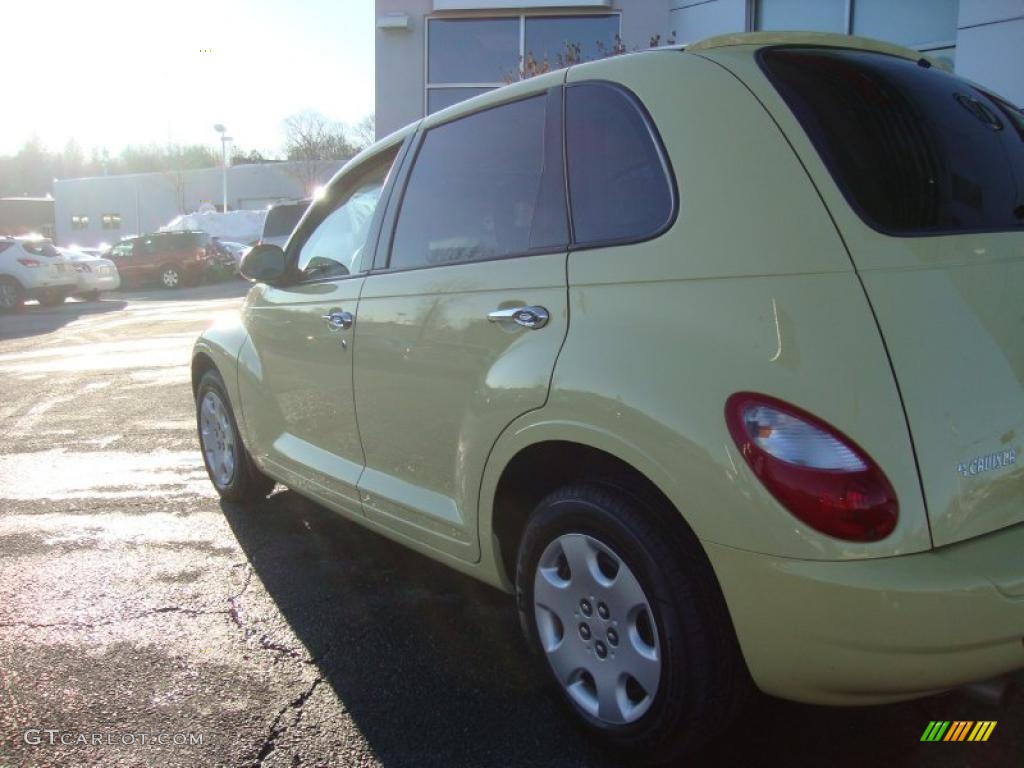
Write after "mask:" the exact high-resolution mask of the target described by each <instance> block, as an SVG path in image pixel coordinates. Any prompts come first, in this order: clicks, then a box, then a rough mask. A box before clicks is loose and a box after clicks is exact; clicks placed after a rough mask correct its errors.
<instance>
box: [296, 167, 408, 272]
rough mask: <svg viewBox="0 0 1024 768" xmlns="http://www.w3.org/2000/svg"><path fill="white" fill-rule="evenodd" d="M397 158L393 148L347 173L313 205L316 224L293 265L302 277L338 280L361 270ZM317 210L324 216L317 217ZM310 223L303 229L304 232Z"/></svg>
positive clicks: (312, 216) (319, 214)
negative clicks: (373, 225) (362, 166)
mask: <svg viewBox="0 0 1024 768" xmlns="http://www.w3.org/2000/svg"><path fill="white" fill-rule="evenodd" d="M397 155H398V148H397V147H396V148H395V149H392V150H388V151H386V152H384V153H383V154H382V155H380V156H379V157H376V158H374V159H372V160H369V161H367V164H366V166H365V167H364V168H363V169H362V170H360V169H356V170H354V171H349V172H347V173H346V174H345V175H344V176H343V177H341V178H340V179H338V181H337V182H335V184H334V185H332V187H333V188H329V189H328V190H327V194H326V197H325V199H324V200H322V201H318V202H317V204H316V207H314V208H313V212H312V214H311V218H313V219H314V220H315V219H317V218H319V223H318V224H316V228H315V229H314V230H313V231H312V233H311V234H310V235H309V237H308V238H307V239H306V241H305V242H304V243H303V244H302V248H301V249H300V250H299V258H298V262H297V265H296V266H297V269H298V270H299V271H301V272H303V273H304V276H306V277H310V278H321V277H340V276H344V275H348V274H352V273H354V272H356V271H357V270H359V269H360V268H361V260H360V256H361V255H362V253H363V249H364V248H365V246H366V243H367V238H368V236H369V234H370V224H371V222H372V221H373V214H374V212H375V211H376V210H377V203H378V202H379V201H380V194H381V191H382V190H383V189H384V183H385V181H386V179H387V175H388V172H389V171H390V170H391V166H392V164H393V163H394V161H395V157H396V156H397ZM321 206H323V209H324V210H326V211H327V212H326V213H324V214H321V213H319V211H318V209H319V208H320V207H321ZM310 223H311V222H307V224H306V225H304V229H307V230H308V227H309V225H310ZM367 266H368V263H367Z"/></svg>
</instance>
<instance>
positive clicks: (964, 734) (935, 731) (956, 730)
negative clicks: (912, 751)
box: [921, 720, 997, 741]
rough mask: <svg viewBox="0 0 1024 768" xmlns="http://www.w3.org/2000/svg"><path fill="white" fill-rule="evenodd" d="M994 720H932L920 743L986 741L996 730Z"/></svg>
mask: <svg viewBox="0 0 1024 768" xmlns="http://www.w3.org/2000/svg"><path fill="white" fill-rule="evenodd" d="M996 722H997V721H995V720H979V721H977V722H975V721H974V720H954V721H952V722H950V721H949V720H932V721H931V722H929V723H928V727H927V728H925V729H924V733H922V734H921V741H988V737H989V736H991V735H992V731H994V730H995V729H996Z"/></svg>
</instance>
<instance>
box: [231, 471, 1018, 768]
mask: <svg viewBox="0 0 1024 768" xmlns="http://www.w3.org/2000/svg"><path fill="white" fill-rule="evenodd" d="M222 507H223V510H224V513H225V515H226V516H227V520H228V522H229V524H230V526H231V528H232V529H233V531H234V534H235V536H236V537H237V539H238V541H239V543H240V544H241V546H242V548H243V549H244V550H245V552H246V554H247V556H248V558H249V561H250V562H251V564H252V566H253V568H254V570H255V573H256V575H258V577H259V578H260V580H261V581H262V582H263V584H264V585H265V587H266V589H267V591H268V593H269V594H270V596H271V598H272V599H273V600H274V602H275V603H276V604H277V607H278V608H279V609H280V611H281V613H282V614H283V616H284V618H285V619H286V620H287V622H288V623H289V625H290V626H291V628H292V630H293V631H294V632H295V634H296V636H297V637H298V638H299V639H300V640H301V642H302V643H303V644H304V645H305V646H306V648H307V649H308V651H309V653H310V655H311V656H312V658H313V659H314V660H315V661H316V663H317V665H318V666H319V668H320V670H321V674H322V676H323V679H324V681H325V682H327V683H328V684H329V685H330V686H331V687H332V689H333V690H334V692H335V694H336V695H337V697H338V699H339V700H340V701H341V703H342V704H343V705H344V707H345V709H346V710H347V711H348V713H349V714H350V715H351V717H352V719H353V721H354V723H355V725H356V726H357V727H358V728H359V730H360V731H361V733H362V735H363V736H364V737H365V738H366V740H367V741H368V743H369V744H370V746H371V747H372V748H373V750H374V751H375V753H376V755H377V756H378V758H379V759H380V761H381V763H382V764H384V765H393V766H404V765H417V766H432V765H436V766H446V768H448V767H450V766H463V765H472V766H478V767H480V768H487V767H488V766H494V767H495V768H498V766H501V768H504V767H505V766H508V765H514V764H515V765H544V766H556V765H565V766H570V765H572V766H582V765H588V766H611V765H623V766H624V765H632V764H635V761H633V760H631V759H630V758H629V756H628V755H627V756H622V755H615V754H613V753H610V752H609V751H608V750H606V749H604V748H602V745H600V744H599V743H595V742H594V739H593V738H592V737H590V736H589V735H587V734H585V733H584V732H582V731H581V730H580V729H578V728H577V727H576V726H575V724H574V722H573V721H572V719H571V718H569V717H568V716H567V715H566V714H565V713H564V712H563V710H562V709H561V705H560V704H559V702H557V701H556V699H555V698H554V697H553V696H552V695H551V694H550V692H549V690H548V689H547V687H546V682H545V680H544V678H543V676H542V675H541V674H540V668H539V667H538V666H537V665H536V664H535V662H534V660H533V659H532V658H531V657H530V656H529V653H528V652H527V651H526V649H525V646H524V644H523V643H522V641H521V639H520V635H519V626H518V623H517V620H516V618H515V615H514V612H513V610H512V603H511V598H510V597H509V596H507V595H504V594H502V593H500V592H498V591H496V590H493V589H491V588H490V587H487V586H484V585H482V584H480V583H478V582H476V581H475V580H473V579H470V578H469V577H466V576H463V575H460V574H458V573H456V572H454V571H452V570H450V569H448V568H446V567H445V566H442V565H440V564H438V563H434V562H433V561H431V560H429V559H427V558H425V557H422V556H420V555H418V554H415V553H413V552H411V551H409V550H407V549H405V548H403V547H401V546H399V545H397V544H394V543H392V542H390V541H389V540H387V539H385V538H383V537H381V536H378V535H376V534H374V533H371V532H370V531H368V530H365V529H363V528H361V527H359V526H357V525H355V524H353V523H350V522H348V521H346V520H344V519H343V518H341V517H339V516H338V515H336V514H334V513H332V512H330V511H329V510H326V509H324V508H323V507H320V506H318V505H316V504H314V503H312V502H310V501H308V500H306V499H304V498H303V497H301V496H299V495H298V494H296V493H294V492H292V491H284V492H280V493H277V494H275V495H273V496H271V497H270V498H269V499H268V500H267V501H266V502H263V503H261V504H259V505H254V506H253V507H241V506H237V505H231V504H222ZM1022 703H1024V700H1022V697H1021V696H1020V695H1019V694H1018V695H1016V696H1015V698H1014V699H1013V701H1012V702H1011V705H1010V706H1011V707H1012V708H1014V709H1016V710H1018V711H1019V710H1020V708H1021V704H1022ZM940 719H941V720H957V719H963V720H997V721H998V720H1001V719H1002V720H1003V722H1004V723H1005V727H1003V728H1002V729H1001V730H1000V729H999V728H997V729H996V731H995V732H994V735H993V738H992V740H991V741H990V742H989V743H985V744H956V745H942V744H930V743H921V742H920V741H919V739H920V737H921V734H922V732H923V731H924V729H925V727H926V726H927V725H928V721H929V720H940ZM1018 720H1019V714H1016V715H1014V718H1013V721H1011V720H1010V713H1009V711H1008V710H1007V709H1003V708H999V707H996V706H994V705H991V704H982V703H979V702H976V701H974V700H972V699H968V698H966V697H965V696H963V695H961V694H956V693H951V694H946V695H943V696H935V697H931V698H929V699H924V700H921V701H917V702H911V703H907V704H899V705H891V706H879V707H858V708H831V707H814V706H807V705H801V704H794V703H789V702H784V701H780V700H777V699H772V698H770V697H767V696H763V695H756V696H755V697H754V698H753V700H752V702H751V703H750V704H749V705H748V706H747V708H746V709H745V711H744V713H743V714H742V715H741V717H740V719H739V721H738V722H737V723H736V724H735V726H733V727H732V728H731V729H730V731H729V732H728V733H727V734H726V735H725V737H723V738H721V739H719V740H718V741H717V742H716V743H715V744H714V745H713V747H712V748H710V749H708V750H706V751H705V752H704V753H702V754H700V755H694V756H692V757H691V758H690V759H689V760H687V761H686V765H688V766H719V765H742V766H778V765H786V766H803V765H829V766H851V768H852V766H857V767H858V768H860V766H863V765H872V764H878V765H894V766H895V765H929V766H950V767H952V766H960V765H966V764H970V765H972V766H1001V765H1007V764H1009V763H1010V762H1011V760H1012V757H1013V756H1014V755H1019V750H1020V749H1021V748H1022V747H1024V737H1022V735H1021V733H1020V732H1019V731H1020V729H1019V726H1018V727H1016V728H1015V726H1014V721H1018ZM944 748H945V749H944ZM967 750H970V754H969V755H968V754H967ZM965 760H966V761H967V762H966V763H965V762H964V761H965Z"/></svg>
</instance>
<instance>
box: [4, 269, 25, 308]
mask: <svg viewBox="0 0 1024 768" xmlns="http://www.w3.org/2000/svg"><path fill="white" fill-rule="evenodd" d="M24 306H25V289H24V288H22V287H21V283H19V282H18V281H17V280H15V279H14V278H13V277H7V276H6V275H3V276H0V312H19V311H21V310H22V309H23V308H24Z"/></svg>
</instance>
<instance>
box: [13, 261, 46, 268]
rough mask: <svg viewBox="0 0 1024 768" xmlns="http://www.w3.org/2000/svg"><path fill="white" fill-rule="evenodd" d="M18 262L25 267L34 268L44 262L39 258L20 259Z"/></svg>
mask: <svg viewBox="0 0 1024 768" xmlns="http://www.w3.org/2000/svg"><path fill="white" fill-rule="evenodd" d="M18 263H19V264H21V266H23V267H31V268H33V269H34V268H35V267H38V266H39V265H40V264H42V262H41V261H39V260H38V259H18Z"/></svg>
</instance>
